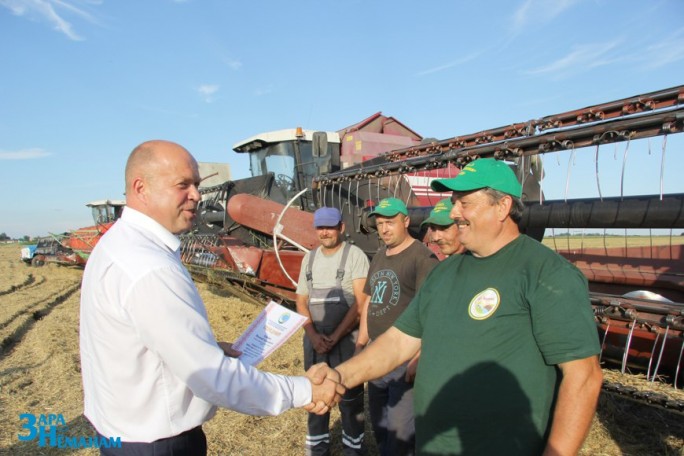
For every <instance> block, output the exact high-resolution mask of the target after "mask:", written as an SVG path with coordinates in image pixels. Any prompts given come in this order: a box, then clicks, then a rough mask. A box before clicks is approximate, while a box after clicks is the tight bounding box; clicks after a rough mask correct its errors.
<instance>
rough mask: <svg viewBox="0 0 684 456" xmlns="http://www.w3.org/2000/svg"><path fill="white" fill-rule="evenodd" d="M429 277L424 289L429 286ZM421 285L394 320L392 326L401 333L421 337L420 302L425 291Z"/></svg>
mask: <svg viewBox="0 0 684 456" xmlns="http://www.w3.org/2000/svg"><path fill="white" fill-rule="evenodd" d="M429 286H430V284H429V277H428V278H427V282H426V287H425V289H427V288H429ZM423 290H424V288H423V287H421V288H420V289H419V290H418V293H416V295H415V296H414V297H413V299H412V300H411V302H410V303H409V305H408V306H407V307H406V309H405V310H404V311H403V312H402V313H401V315H399V317H398V318H397V319H396V320H394V324H393V325H392V326H394V327H395V328H397V329H398V330H400V331H401V332H403V333H406V334H408V335H409V336H412V337H417V338H421V337H422V336H423V325H422V324H421V321H420V312H421V305H422V304H421V303H422V302H423V299H424V295H425V292H424V291H423Z"/></svg>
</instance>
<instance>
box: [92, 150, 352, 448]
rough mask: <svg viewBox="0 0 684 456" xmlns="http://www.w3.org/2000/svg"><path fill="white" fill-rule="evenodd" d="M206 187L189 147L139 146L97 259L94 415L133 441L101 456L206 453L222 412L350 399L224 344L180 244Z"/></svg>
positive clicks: (100, 426) (102, 427) (313, 407)
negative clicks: (208, 433)
mask: <svg viewBox="0 0 684 456" xmlns="http://www.w3.org/2000/svg"><path fill="white" fill-rule="evenodd" d="M199 181H200V177H199V172H198V169H197V162H196V161H195V159H194V158H193V156H192V155H191V154H190V153H189V152H188V151H187V150H185V149H184V148H183V147H181V146H180V145H178V144H175V143H172V142H168V141H148V142H145V143H143V144H141V145H139V146H138V147H136V148H135V149H134V150H133V152H132V153H131V155H130V157H129V159H128V162H127V164H126V208H125V209H124V211H123V214H122V217H121V219H120V220H119V221H117V222H116V224H115V225H114V226H113V227H112V229H110V230H109V231H108V232H107V234H106V235H104V236H103V237H102V239H101V240H100V242H99V243H98V244H97V246H96V248H95V249H94V250H93V253H92V255H91V256H90V258H89V259H88V263H87V265H86V268H85V272H84V274H83V283H82V288H81V325H80V335H81V340H80V345H81V372H82V376H83V391H84V396H85V398H84V406H85V411H84V414H85V416H86V417H87V418H88V419H89V420H90V422H91V423H92V424H93V426H94V427H95V429H96V430H97V432H98V434H100V435H101V436H103V437H106V438H107V439H109V438H110V437H112V438H114V439H116V438H120V439H121V442H122V445H121V447H120V448H110V449H105V448H101V449H100V451H101V454H105V455H109V454H127V455H133V454H135V455H147V454H150V455H152V454H154V455H157V456H159V455H167V454H168V455H170V454H173V455H203V454H206V451H207V444H206V438H205V436H204V432H203V431H202V424H203V423H204V422H205V421H207V420H209V419H210V418H211V417H212V416H213V415H214V413H215V412H216V408H217V406H220V407H226V408H229V409H231V410H235V411H238V412H242V413H246V414H250V415H276V414H279V413H282V412H283V411H285V410H288V409H290V408H293V407H304V408H305V409H306V410H308V411H311V412H314V413H327V412H328V411H329V407H330V406H331V405H332V403H334V402H335V401H336V400H337V401H339V399H340V397H339V394H327V395H325V396H324V395H322V394H321V389H322V388H321V387H320V386H318V384H320V383H321V382H322V381H323V379H322V378H321V379H318V380H316V379H313V380H310V379H309V378H307V377H304V376H302V377H287V376H283V375H275V374H270V373H265V372H261V371H259V370H258V369H256V368H253V367H251V366H248V365H245V364H243V363H242V362H241V361H239V360H237V359H235V358H232V357H229V356H226V354H231V355H236V354H237V353H236V352H231V350H230V348H229V347H228V346H226V345H224V346H223V347H225V348H226V352H224V350H223V348H222V346H220V345H219V343H218V342H217V341H216V339H215V337H214V334H213V332H212V330H211V327H210V326H209V322H208V320H207V313H206V310H205V308H204V303H203V302H202V299H201V298H200V296H199V293H198V292H197V289H196V288H195V285H194V283H193V281H192V278H191V277H190V275H189V273H188V271H187V270H186V268H185V267H184V266H183V264H182V263H181V261H180V240H179V239H178V237H177V235H178V234H180V233H183V232H185V231H188V230H189V229H190V228H191V227H192V225H193V221H194V220H195V217H196V211H197V205H198V203H199V201H200V194H199V191H198V189H197V187H198V185H199ZM222 344H224V343H222ZM314 383H316V385H314Z"/></svg>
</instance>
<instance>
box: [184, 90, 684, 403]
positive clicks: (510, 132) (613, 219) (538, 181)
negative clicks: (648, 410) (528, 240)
mask: <svg viewBox="0 0 684 456" xmlns="http://www.w3.org/2000/svg"><path fill="white" fill-rule="evenodd" d="M683 129H684V86H679V87H674V88H671V89H666V90H660V91H657V92H652V93H647V94H643V95H638V96H633V97H630V98H625V99H622V100H617V101H612V102H608V103H603V104H599V105H595V106H590V107H586V108H582V109H577V110H573V111H569V112H564V113H561V114H556V115H551V116H546V117H542V118H540V119H534V120H529V121H526V122H521V123H516V124H512V125H508V126H505V127H500V128H494V129H491V130H485V131H481V132H478V133H474V134H469V135H463V136H457V137H454V138H449V139H446V140H440V141H436V140H435V141H429V140H428V141H426V140H423V138H421V137H420V136H419V135H418V134H416V133H415V132H413V131H411V130H410V129H409V128H407V127H405V126H404V125H402V124H401V123H400V122H398V121H397V120H395V119H393V118H391V117H385V116H383V115H381V114H380V113H378V114H376V115H374V116H371V117H370V118H368V119H366V120H365V121H363V122H360V123H358V124H355V125H353V126H351V127H349V128H346V129H343V130H340V131H337V132H319V131H308V130H302V129H291V130H281V131H277V132H269V133H264V134H261V135H257V136H254V137H252V138H249V139H247V140H245V141H241V142H240V143H238V144H236V145H235V146H234V150H235V152H237V153H247V154H249V158H250V164H251V171H252V177H250V178H246V179H241V180H235V181H226V182H224V183H222V184H219V185H216V186H213V187H210V188H205V189H203V190H202V193H203V201H202V203H201V213H200V216H199V217H198V224H197V229H196V230H195V231H194V232H192V233H190V234H188V235H185V236H184V237H183V247H182V248H183V260H184V262H185V263H186V264H187V265H188V267H189V269H190V270H191V272H192V273H193V274H194V276H195V277H197V278H199V279H201V280H207V281H211V282H213V283H216V284H219V285H220V286H222V287H225V288H229V289H230V290H231V291H232V292H233V293H234V294H236V295H238V296H241V297H243V298H248V299H254V300H256V301H257V302H261V303H263V302H265V301H266V300H268V299H272V298H275V299H278V300H280V301H281V302H284V303H285V304H292V302H293V299H294V290H295V283H296V281H297V279H298V274H299V267H300V264H301V259H302V257H303V255H304V252H305V251H306V250H307V249H310V248H312V247H313V246H315V245H316V238H315V233H314V232H313V230H312V228H311V226H312V217H313V216H312V212H313V211H314V210H315V209H316V208H318V207H320V206H323V205H325V206H334V207H338V208H340V209H341V211H342V213H343V216H344V220H345V223H346V226H347V231H346V234H347V237H348V240H349V241H350V242H353V243H355V244H357V245H359V246H360V247H361V248H362V249H363V250H364V251H365V252H366V253H367V254H368V255H373V254H374V253H375V251H376V250H377V248H378V246H379V242H380V241H379V239H378V236H377V234H376V232H375V229H374V226H373V224H372V218H369V217H368V213H369V212H370V210H371V208H372V207H373V205H374V204H375V203H377V202H378V201H379V200H380V199H381V198H384V197H387V196H395V197H398V198H401V199H403V200H404V201H406V203H407V206H409V210H410V215H411V227H410V228H411V231H412V234H413V235H414V236H415V237H417V238H419V239H424V240H426V237H425V236H426V233H425V232H424V231H421V229H420V223H421V222H422V220H424V219H425V217H426V215H427V213H428V212H429V210H430V209H431V207H432V205H433V204H434V203H436V202H437V201H438V200H439V199H440V198H442V197H444V196H446V195H439V194H435V193H432V192H430V191H429V182H430V180H431V179H433V178H435V177H451V176H455V175H456V173H457V171H458V169H460V168H461V167H463V166H464V165H466V164H467V163H469V162H470V161H472V160H474V159H476V158H479V157H494V158H497V159H500V160H505V161H506V162H507V163H509V164H510V166H512V167H513V169H514V170H515V171H516V173H517V175H518V176H519V178H520V181H521V183H522V184H523V193H524V195H523V200H524V202H525V204H526V211H525V214H524V217H523V220H522V221H521V229H522V231H523V232H525V233H526V234H527V235H529V236H531V237H533V238H535V239H537V240H540V241H541V240H542V239H544V236H545V235H546V237H547V238H546V240H545V242H546V243H547V244H549V243H550V244H551V247H552V248H555V249H556V250H557V251H558V252H559V253H560V254H562V255H564V256H565V257H566V258H568V259H569V260H570V261H572V262H573V263H574V264H576V265H577V266H578V267H579V268H580V269H581V270H582V271H583V273H584V274H585V275H586V276H587V278H588V280H589V283H590V291H591V299H592V305H593V306H594V311H595V315H596V322H597V328H598V331H599V335H600V340H601V343H602V355H601V356H602V362H603V363H604V365H606V366H614V367H615V366H616V367H617V368H619V369H620V370H621V371H622V372H643V373H645V375H646V376H647V378H648V380H651V381H653V380H655V379H658V380H664V381H666V382H669V383H671V384H673V385H674V387H675V388H680V387H681V386H682V384H683V383H684V372H682V370H683V369H682V361H683V359H682V355H683V353H684V336H683V332H684V304H682V303H684V261H683V260H682V244H683V243H684V237H683V236H681V232H682V229H684V191H683V190H684V188H683V187H684V184H683V183H682V180H681V179H679V177H678V174H679V171H681V167H679V168H678V169H669V168H668V158H667V152H668V139H669V140H670V142H671V143H673V144H675V146H674V148H675V149H679V150H675V151H674V153H675V154H677V153H680V151H681V139H682V138H681V136H674V137H673V136H672V135H675V134H677V133H681V132H682V130H683ZM655 138H659V141H658V142H659V144H655V142H656V141H654V144H652V143H651V141H652V140H653V139H655ZM677 141H680V142H679V143H677ZM618 146H619V147H620V153H618ZM652 146H653V150H654V151H655V152H654V151H652ZM670 147H672V146H670ZM638 148H641V150H642V151H643V150H647V151H648V155H646V154H642V155H643V157H640V156H638V154H637V150H638ZM630 149H631V150H632V155H630ZM631 157H637V158H631ZM583 160H584V161H585V162H588V163H589V165H590V166H589V167H588V168H589V171H586V170H585V171H584V173H585V175H584V176H583V177H584V181H585V182H586V181H589V182H595V186H594V185H592V187H594V188H591V189H588V188H580V189H578V190H571V188H572V185H573V183H574V182H575V181H577V180H578V179H579V178H578V177H577V176H576V175H577V174H578V173H579V172H581V169H580V165H578V163H580V162H581V161H583ZM670 160H673V161H675V162H677V161H679V163H681V157H678V156H675V157H674V159H670ZM635 169H636V170H638V171H639V175H640V178H639V179H641V180H643V182H641V181H640V182H638V184H639V185H637V190H636V192H631V193H628V192H626V191H625V190H626V189H627V188H628V187H629V186H630V184H631V183H632V182H631V181H630V178H629V176H630V170H635ZM573 170H575V174H576V175H575V177H573V175H572V172H573ZM654 170H655V172H654ZM647 171H650V174H649V173H648V172H647ZM643 176H651V177H643ZM587 177H588V178H589V179H587ZM554 186H555V187H560V188H564V190H563V191H561V194H560V196H556V195H554V198H555V199H550V198H547V197H546V196H545V194H550V191H549V190H550V189H551V188H552V187H554ZM583 186H584V187H586V184H583ZM648 188H652V190H650V191H647V189H648ZM666 188H667V189H668V190H666ZM670 188H673V189H675V190H674V191H672V190H669V189H670ZM547 189H549V190H547ZM575 193H578V194H580V197H575V198H573V197H572V196H573V194H575ZM597 233H598V235H597ZM634 233H636V234H639V235H641V236H635V235H634ZM663 233H664V234H665V236H662V234H663ZM657 234H661V235H660V236H658V235H657ZM590 238H598V239H599V242H598V245H591V243H590ZM616 239H617V242H616V241H615V240H616ZM662 239H665V240H666V241H665V243H664V244H662V243H661V244H658V243H657V241H659V240H662ZM634 240H637V241H640V242H639V245H632V243H633V242H634ZM594 241H595V239H594ZM642 399H643V398H642ZM646 399H647V400H650V401H655V400H656V399H655V397H654V396H649V398H646ZM668 407H669V408H674V409H678V410H679V411H684V403H681V402H678V403H677V404H674V405H673V404H669V405H668Z"/></svg>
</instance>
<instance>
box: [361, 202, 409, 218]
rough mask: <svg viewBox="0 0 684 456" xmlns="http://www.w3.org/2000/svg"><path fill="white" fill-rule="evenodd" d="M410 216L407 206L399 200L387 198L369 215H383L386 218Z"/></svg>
mask: <svg viewBox="0 0 684 456" xmlns="http://www.w3.org/2000/svg"><path fill="white" fill-rule="evenodd" d="M399 213H401V214H404V215H408V209H406V204H404V202H403V201H402V200H400V199H399V198H385V199H383V200H381V201H380V203H379V204H378V205H377V206H375V209H373V211H372V212H371V213H370V214H369V215H382V216H385V217H394V216H395V215H397V214H399Z"/></svg>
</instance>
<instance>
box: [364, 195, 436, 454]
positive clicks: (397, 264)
mask: <svg viewBox="0 0 684 456" xmlns="http://www.w3.org/2000/svg"><path fill="white" fill-rule="evenodd" d="M370 215H371V216H374V217H375V222H376V226H377V229H378V234H379V235H380V237H381V238H382V240H383V242H384V243H385V246H384V247H383V248H381V249H380V250H379V251H378V253H376V254H375V256H374V257H373V260H372V261H371V264H370V268H369V270H368V278H367V280H366V285H365V288H364V293H366V294H367V295H368V298H367V299H366V302H365V305H364V306H363V309H362V315H361V327H360V332H359V340H358V342H357V351H360V350H361V348H362V347H363V346H365V345H366V344H367V343H368V342H369V341H370V342H372V341H373V340H374V339H376V338H378V337H379V336H380V335H381V334H382V333H384V332H385V331H386V330H387V329H389V328H390V327H391V326H392V325H393V324H394V321H395V320H396V319H397V318H398V317H399V315H401V313H402V312H403V311H404V309H406V307H407V306H408V304H409V302H411V299H413V297H414V296H415V294H416V292H417V291H418V288H419V287H420V284H421V283H422V282H423V279H424V278H425V276H427V274H428V272H430V270H432V268H433V267H434V266H435V265H436V264H437V263H438V260H437V257H436V256H435V255H434V253H432V251H431V250H430V249H428V248H427V247H426V246H425V245H424V244H422V243H421V242H418V241H416V240H415V239H414V238H412V237H411V235H410V234H409V232H408V226H409V222H410V219H409V217H408V210H407V209H406V205H405V204H404V203H403V202H402V201H401V200H399V199H397V198H386V199H384V200H382V201H380V203H379V204H378V206H377V207H376V208H375V210H374V211H373V212H371V214H370ZM418 357H419V353H418V354H416V355H415V356H414V357H413V358H412V359H411V360H409V361H408V362H405V363H402V364H401V365H399V366H398V367H396V368H395V369H393V370H392V371H391V372H389V373H388V374H386V375H384V376H383V377H381V378H378V379H376V380H373V381H371V382H369V383H368V404H369V409H370V418H371V423H372V425H373V431H374V434H375V439H376V442H377V444H378V448H379V450H380V454H381V455H392V456H395V455H399V456H401V455H412V454H414V453H415V420H414V411H413V379H414V377H415V373H416V367H417V363H418Z"/></svg>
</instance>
